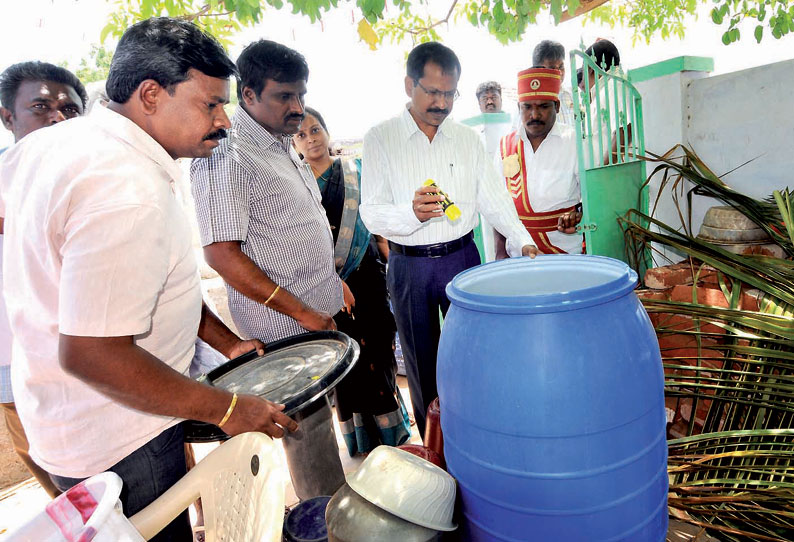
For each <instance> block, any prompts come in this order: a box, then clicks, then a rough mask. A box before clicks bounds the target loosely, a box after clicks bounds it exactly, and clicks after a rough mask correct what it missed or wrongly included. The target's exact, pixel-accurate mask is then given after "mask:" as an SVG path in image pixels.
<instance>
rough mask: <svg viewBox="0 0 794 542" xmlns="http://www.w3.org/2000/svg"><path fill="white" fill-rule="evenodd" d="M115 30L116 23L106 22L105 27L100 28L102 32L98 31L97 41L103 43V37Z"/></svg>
mask: <svg viewBox="0 0 794 542" xmlns="http://www.w3.org/2000/svg"><path fill="white" fill-rule="evenodd" d="M115 30H116V25H115V24H114V23H113V22H109V23H108V24H106V25H105V27H104V28H103V29H102V32H100V33H99V42H100V43H104V42H105V38H107V37H108V35H109V34H111V33H112V32H113V31H115Z"/></svg>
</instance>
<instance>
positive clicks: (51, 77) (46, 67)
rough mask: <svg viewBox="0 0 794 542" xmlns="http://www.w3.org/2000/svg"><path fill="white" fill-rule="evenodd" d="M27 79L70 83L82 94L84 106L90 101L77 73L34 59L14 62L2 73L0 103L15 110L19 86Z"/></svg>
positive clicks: (81, 98)
mask: <svg viewBox="0 0 794 542" xmlns="http://www.w3.org/2000/svg"><path fill="white" fill-rule="evenodd" d="M25 81H52V82H53V83H60V84H62V85H69V86H70V87H72V88H73V89H74V91H75V92H77V95H78V96H80V100H82V102H83V108H85V104H86V103H87V102H88V94H87V93H86V91H85V87H84V86H83V84H82V83H81V82H80V80H79V79H78V78H77V76H76V75H75V74H73V73H72V72H70V71H69V70H67V69H66V68H62V67H60V66H56V65H54V64H49V63H47V62H38V61H33V62H20V63H18V64H13V65H11V66H9V67H8V68H6V69H5V71H4V72H3V73H1V74H0V105H2V106H3V107H5V108H6V109H8V110H10V111H13V110H14V103H15V102H16V100H17V92H18V91H19V86H20V85H21V84H22V83H24V82H25Z"/></svg>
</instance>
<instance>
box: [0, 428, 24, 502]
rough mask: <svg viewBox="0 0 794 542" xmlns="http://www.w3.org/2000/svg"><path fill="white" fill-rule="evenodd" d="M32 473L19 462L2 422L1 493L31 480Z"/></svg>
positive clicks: (0, 447)
mask: <svg viewBox="0 0 794 542" xmlns="http://www.w3.org/2000/svg"><path fill="white" fill-rule="evenodd" d="M30 477H31V476H30V473H29V472H28V469H26V468H25V465H23V464H22V461H20V460H19V457H17V454H16V453H15V452H14V448H13V447H12V446H11V438H10V437H9V436H8V429H7V428H6V424H5V421H4V420H0V491H2V490H4V489H6V488H7V487H10V486H13V485H14V484H18V483H19V482H21V481H23V480H26V479H28V478H30Z"/></svg>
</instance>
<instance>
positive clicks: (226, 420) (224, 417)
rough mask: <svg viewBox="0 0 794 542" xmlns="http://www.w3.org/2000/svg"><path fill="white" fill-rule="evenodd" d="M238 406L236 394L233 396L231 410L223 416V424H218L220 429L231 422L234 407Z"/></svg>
mask: <svg viewBox="0 0 794 542" xmlns="http://www.w3.org/2000/svg"><path fill="white" fill-rule="evenodd" d="M236 406H237V394H236V393H235V394H234V395H232V402H231V404H230V405H229V409H228V410H227V411H226V414H225V415H224V416H223V419H222V420H221V423H219V424H218V427H223V424H225V423H226V422H228V421H229V418H230V417H231V415H232V412H234V407H236Z"/></svg>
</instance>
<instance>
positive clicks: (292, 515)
mask: <svg viewBox="0 0 794 542" xmlns="http://www.w3.org/2000/svg"><path fill="white" fill-rule="evenodd" d="M330 500H331V497H328V496H321V497H314V498H312V499H308V500H305V501H303V502H301V503H298V504H297V505H295V507H294V508H293V509H292V510H290V511H289V514H287V518H286V519H285V520H284V540H285V542H326V541H327V540H328V530H327V528H326V526H325V507H326V506H328V501H330Z"/></svg>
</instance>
